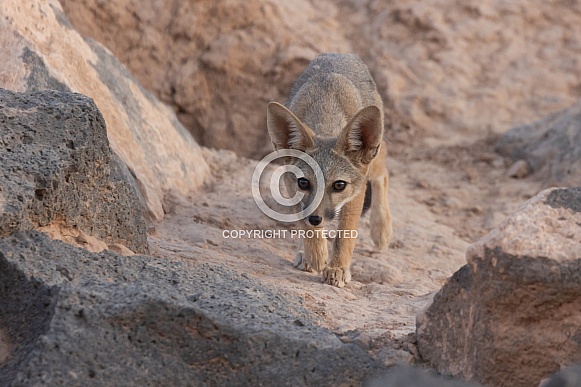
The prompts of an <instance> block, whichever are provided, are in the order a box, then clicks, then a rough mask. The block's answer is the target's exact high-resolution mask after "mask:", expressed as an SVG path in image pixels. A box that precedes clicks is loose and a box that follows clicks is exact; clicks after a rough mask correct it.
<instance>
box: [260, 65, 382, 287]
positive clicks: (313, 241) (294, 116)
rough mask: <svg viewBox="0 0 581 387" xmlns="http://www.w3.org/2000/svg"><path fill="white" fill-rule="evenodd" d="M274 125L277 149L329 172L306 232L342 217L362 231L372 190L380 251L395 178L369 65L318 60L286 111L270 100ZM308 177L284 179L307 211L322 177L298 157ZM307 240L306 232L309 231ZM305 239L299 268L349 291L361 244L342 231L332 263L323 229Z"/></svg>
mask: <svg viewBox="0 0 581 387" xmlns="http://www.w3.org/2000/svg"><path fill="white" fill-rule="evenodd" d="M267 126H268V132H269V134H270V137H271V140H272V142H273V144H274V147H275V149H277V150H279V149H296V150H300V151H303V152H305V153H307V154H308V155H310V156H311V157H312V158H314V160H315V161H316V162H317V163H318V164H319V166H320V167H321V169H322V171H323V175H324V195H323V198H322V201H321V203H320V205H319V206H318V207H317V208H316V209H315V210H314V212H313V213H311V214H310V215H308V216H307V217H306V218H304V219H303V220H301V221H299V222H298V224H299V227H301V228H302V229H303V230H305V231H307V230H313V231H315V230H319V231H320V230H321V229H322V228H324V227H325V226H327V225H328V224H329V222H330V221H331V220H333V219H335V218H337V219H338V221H339V224H338V230H357V227H358V223H359V218H360V216H361V212H362V208H363V203H364V200H365V192H366V186H367V185H368V183H370V186H371V192H372V193H373V195H372V199H371V208H370V210H371V219H370V222H371V237H372V239H373V242H374V243H375V246H376V247H377V248H378V249H383V248H384V247H386V246H387V244H388V241H389V239H390V238H391V234H392V225H391V213H390V210H389V203H388V198H387V191H388V185H389V176H388V172H387V167H386V156H387V152H386V149H385V146H384V145H383V102H382V100H381V97H380V95H379V93H378V92H377V88H376V86H375V82H374V81H373V79H372V77H371V75H370V73H369V70H368V69H367V66H366V65H365V64H364V63H363V61H362V60H361V59H360V58H359V57H358V56H357V55H353V54H323V55H320V56H318V57H316V58H315V59H314V60H313V61H312V62H311V63H310V64H309V65H308V67H307V68H306V69H305V70H304V71H303V73H302V74H301V75H300V76H299V77H298V79H297V80H296V82H295V84H294V86H293V88H292V90H291V93H290V96H289V99H288V101H287V102H286V104H285V105H284V106H283V105H281V104H279V103H276V102H271V103H269V105H268V108H267ZM290 163H291V164H294V165H295V166H296V167H298V168H299V169H300V170H301V171H302V172H303V173H304V176H303V177H299V178H297V177H294V178H293V177H291V176H290V174H288V173H287V174H284V175H283V176H284V177H285V179H286V180H285V184H286V186H287V190H288V191H289V192H288V193H289V195H290V196H291V197H292V196H293V195H294V194H295V193H296V192H297V191H301V192H302V193H303V194H304V196H303V198H302V200H301V202H300V203H299V204H298V205H299V206H300V207H301V208H303V209H304V208H306V207H307V206H308V205H309V204H310V202H312V201H313V197H314V195H315V192H314V191H315V173H314V172H313V171H312V169H311V168H310V167H308V165H307V164H306V163H305V162H303V161H302V160H300V159H292V160H291V161H290ZM305 234H306V235H308V234H307V233H305ZM310 234H313V237H312V238H304V239H302V240H301V247H300V248H299V252H298V253H297V255H296V258H295V261H294V264H293V266H295V267H297V268H298V269H301V270H305V271H313V270H314V271H317V272H322V281H323V282H324V283H326V284H329V285H333V286H337V287H343V286H345V284H346V283H348V282H349V281H350V280H351V272H350V266H351V256H352V254H353V248H354V247H355V239H354V238H350V237H345V236H349V235H352V234H349V233H344V234H341V233H337V237H335V239H334V240H333V250H332V252H331V256H330V259H328V258H329V253H328V251H327V241H326V239H325V238H324V235H323V233H321V232H311V233H310Z"/></svg>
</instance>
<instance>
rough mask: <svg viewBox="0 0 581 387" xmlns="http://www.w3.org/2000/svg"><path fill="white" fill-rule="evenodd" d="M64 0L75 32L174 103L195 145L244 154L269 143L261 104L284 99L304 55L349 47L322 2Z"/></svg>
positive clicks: (306, 59)
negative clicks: (107, 50)
mask: <svg viewBox="0 0 581 387" xmlns="http://www.w3.org/2000/svg"><path fill="white" fill-rule="evenodd" d="M62 4H63V7H64V8H65V10H66V12H67V15H68V16H69V17H70V18H71V19H72V20H73V24H74V25H75V26H76V27H77V28H78V29H79V31H80V32H81V33H83V34H86V35H87V36H91V37H93V38H95V39H96V40H98V41H100V42H102V43H104V44H105V45H106V46H107V47H109V48H110V49H111V50H112V51H113V52H114V53H115V55H117V57H118V58H119V59H120V60H121V61H122V62H123V63H125V64H126V65H127V66H128V67H129V68H130V69H131V71H132V72H133V73H134V74H135V75H136V77H137V78H138V79H139V80H140V81H141V83H142V84H143V85H144V86H145V87H147V88H148V89H150V90H152V91H153V92H154V93H155V94H156V95H157V96H158V97H159V98H160V99H161V100H162V101H164V102H166V103H168V104H170V105H171V106H173V107H174V109H175V110H176V112H177V114H178V116H179V118H180V119H181V121H182V122H183V123H184V124H185V125H186V126H187V127H188V128H189V129H190V130H191V131H192V133H193V134H194V135H195V137H196V139H197V140H198V141H199V142H200V143H201V144H202V145H205V146H208V147H219V148H226V149H232V150H235V151H236V152H237V153H238V154H240V155H244V156H254V157H257V156H260V155H263V154H264V153H265V152H270V151H271V150H272V145H271V143H270V140H269V139H268V136H267V135H266V126H265V125H266V118H265V117H266V104H267V103H268V102H269V101H271V100H284V99H285V98H286V95H287V94H288V92H289V91H290V87H291V84H292V82H293V81H294V79H295V77H296V76H297V75H298V74H299V73H300V72H301V71H302V69H303V68H304V67H305V66H306V64H307V63H308V62H309V61H310V60H311V59H312V58H314V57H315V56H316V55H317V54H318V53H320V52H348V51H350V45H349V44H348V43H347V41H346V40H345V38H344V37H343V35H342V31H341V24H340V23H339V22H338V21H337V20H335V18H334V15H335V14H336V10H335V7H334V6H333V5H332V4H329V3H324V2H316V3H314V2H311V1H309V0H298V1H293V2H281V1H273V0H268V1H261V0H248V1H220V2H210V3H206V2H183V1H179V0H172V1H159V0H150V1H146V2H143V1H133V0H124V1H116V2H101V1H93V0H86V1H62ZM105 26H106V28H103V27H105Z"/></svg>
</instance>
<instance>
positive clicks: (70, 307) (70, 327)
mask: <svg viewBox="0 0 581 387" xmlns="http://www.w3.org/2000/svg"><path fill="white" fill-rule="evenodd" d="M317 321H318V317H317V316H316V315H315V314H314V313H312V312H310V311H308V310H307V309H306V308H304V307H303V306H302V305H301V301H300V298H299V297H290V296H285V295H283V294H280V293H275V292H272V291H271V290H270V289H269V288H267V287H265V286H263V285H261V284H260V283H259V282H258V281H257V280H255V279H252V278H250V277H248V276H244V275H239V274H236V273H235V272H233V271H231V270H229V269H226V268H223V267H220V266H214V265H209V264H203V263H201V264H195V263H192V262H188V263H185V262H182V261H171V260H168V259H159V258H154V257H149V256H133V257H124V256H120V255H116V254H113V253H110V252H103V253H90V252H88V251H86V250H83V249H78V248H76V247H72V246H69V245H67V244H64V243H62V242H60V241H53V240H50V239H49V238H48V237H46V236H45V235H44V234H41V233H37V232H35V231H27V232H17V233H15V234H13V235H11V236H9V237H7V238H4V239H0V332H4V334H3V335H2V334H0V347H4V348H9V349H10V352H9V355H8V357H7V360H5V361H4V363H3V364H1V365H0V385H12V386H35V385H39V386H40V385H52V386H54V385H69V386H92V385H119V386H148V385H156V386H158V385H159V386H161V385H165V386H170V385H171V386H176V385H184V386H185V385H191V386H194V385H195V386H202V385H228V386H235V385H280V386H282V385H288V386H290V385H292V386H297V385H327V386H330V385H357V384H360V383H361V382H362V381H363V380H364V379H365V378H366V377H368V376H371V375H373V373H374V372H375V371H377V370H378V369H379V366H378V365H377V364H376V363H375V362H374V361H373V360H372V359H371V358H370V356H369V355H368V353H367V351H365V350H364V349H362V348H361V347H359V346H357V345H356V344H346V343H343V342H342V341H341V340H339V338H338V337H337V336H336V335H334V334H333V333H331V332H330V331H328V330H326V329H324V328H321V327H319V326H317V324H316V323H317ZM2 337H4V339H2ZM2 340H4V342H2Z"/></svg>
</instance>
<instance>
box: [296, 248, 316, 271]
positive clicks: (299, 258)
mask: <svg viewBox="0 0 581 387" xmlns="http://www.w3.org/2000/svg"><path fill="white" fill-rule="evenodd" d="M293 267H296V268H297V269H299V270H302V271H308V272H310V273H312V272H313V271H314V270H313V268H312V267H311V265H310V264H309V263H308V262H307V259H306V258H305V253H304V252H302V251H299V252H298V253H297V255H296V256H295V261H294V262H293Z"/></svg>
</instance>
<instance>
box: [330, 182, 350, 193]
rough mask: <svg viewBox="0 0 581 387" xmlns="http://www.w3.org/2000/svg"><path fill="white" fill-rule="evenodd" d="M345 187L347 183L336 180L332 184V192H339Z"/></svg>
mask: <svg viewBox="0 0 581 387" xmlns="http://www.w3.org/2000/svg"><path fill="white" fill-rule="evenodd" d="M345 187H347V183H346V182H344V181H343V180H337V181H336V182H334V183H333V191H336V192H341V191H343V190H344V189H345Z"/></svg>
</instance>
